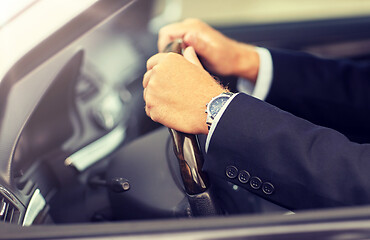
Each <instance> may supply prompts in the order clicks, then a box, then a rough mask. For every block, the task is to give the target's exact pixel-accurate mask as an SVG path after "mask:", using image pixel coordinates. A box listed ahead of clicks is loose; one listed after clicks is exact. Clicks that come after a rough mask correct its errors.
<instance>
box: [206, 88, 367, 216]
mask: <svg viewBox="0 0 370 240" xmlns="http://www.w3.org/2000/svg"><path fill="white" fill-rule="evenodd" d="M204 169H205V170H206V171H208V172H209V173H211V174H215V175H217V176H219V177H221V178H224V179H225V180H228V181H231V182H233V183H235V184H238V185H240V186H241V187H244V188H246V189H247V190H249V191H251V192H253V193H255V194H257V195H260V196H261V197H264V198H266V199H267V200H269V201H272V202H274V203H277V204H279V205H281V206H284V207H286V208H288V209H292V210H296V209H309V208H320V207H332V206H349V205H360V204H368V203H370V187H369V186H370V174H369V173H368V170H369V169H370V145H369V144H358V143H354V142H351V141H350V140H348V138H346V137H345V136H344V135H342V134H341V133H339V132H337V131H335V130H332V129H329V128H325V127H321V126H318V125H314V124H312V123H310V122H308V121H306V120H304V119H301V118H298V117H296V116H294V115H292V114H290V113H288V112H285V111H282V110H280V109H279V108H277V107H275V106H272V105H270V104H268V103H266V102H262V101H259V100H257V99H255V98H253V97H250V96H248V95H246V94H239V95H238V96H236V97H235V98H234V100H233V101H232V102H231V103H230V105H229V106H228V108H227V109H226V111H225V112H224V114H223V115H222V117H221V119H220V121H219V122H218V124H217V126H216V129H215V131H214V133H213V136H212V139H211V141H210V146H209V149H208V152H207V154H206V161H205V165H204ZM244 171H246V172H248V174H249V175H250V178H249V179H248V181H247V182H246V183H245V180H246V178H247V177H246V176H247V175H246V174H245V173H246V172H244ZM241 173H243V174H244V175H243V176H244V178H243V176H241V175H240V174H241ZM240 176H241V178H240ZM258 180H260V181H261V182H260V183H261V184H257V183H258ZM243 182H244V183H243ZM271 187H273V188H271Z"/></svg>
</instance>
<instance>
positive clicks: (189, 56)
mask: <svg viewBox="0 0 370 240" xmlns="http://www.w3.org/2000/svg"><path fill="white" fill-rule="evenodd" d="M183 56H184V57H185V59H186V60H188V61H189V62H191V63H192V64H195V65H197V66H199V67H202V68H203V66H202V64H201V63H200V61H199V59H198V56H197V54H196V53H195V50H194V48H193V47H187V48H186V49H185V50H184V52H183Z"/></svg>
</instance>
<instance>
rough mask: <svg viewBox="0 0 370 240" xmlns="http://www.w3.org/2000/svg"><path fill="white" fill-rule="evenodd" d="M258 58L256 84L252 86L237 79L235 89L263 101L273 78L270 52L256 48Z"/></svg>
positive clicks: (245, 81)
mask: <svg viewBox="0 0 370 240" xmlns="http://www.w3.org/2000/svg"><path fill="white" fill-rule="evenodd" d="M256 51H257V53H258V54H259V58H260V68H259V71H258V76H257V81H256V84H255V85H253V84H252V83H251V82H250V81H248V80H246V79H243V78H239V79H238V83H237V89H238V90H239V91H240V92H243V93H246V94H248V95H252V96H253V97H255V98H258V99H260V100H265V99H266V97H267V94H268V92H269V90H270V87H271V83H272V76H273V64H272V57H271V54H270V51H269V50H267V49H266V48H259V47H257V48H256Z"/></svg>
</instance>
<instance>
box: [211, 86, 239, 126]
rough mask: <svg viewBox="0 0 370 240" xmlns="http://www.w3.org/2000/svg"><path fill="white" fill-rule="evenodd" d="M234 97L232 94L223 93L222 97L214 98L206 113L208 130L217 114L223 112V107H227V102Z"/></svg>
mask: <svg viewBox="0 0 370 240" xmlns="http://www.w3.org/2000/svg"><path fill="white" fill-rule="evenodd" d="M232 95H234V93H232V92H223V93H221V94H220V95H218V96H216V97H214V98H212V100H211V101H210V102H209V103H208V104H207V105H206V107H207V109H206V113H207V121H206V123H207V125H208V130H209V129H210V128H211V125H212V122H213V120H214V119H215V117H216V115H217V113H218V112H219V111H220V110H221V108H222V106H223V105H225V103H226V102H227V100H229V98H230V97H231V96H232Z"/></svg>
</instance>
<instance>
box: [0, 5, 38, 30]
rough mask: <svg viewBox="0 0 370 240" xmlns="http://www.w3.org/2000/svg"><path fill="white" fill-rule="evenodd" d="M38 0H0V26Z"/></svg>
mask: <svg viewBox="0 0 370 240" xmlns="http://www.w3.org/2000/svg"><path fill="white" fill-rule="evenodd" d="M37 1H39V0H17V1H14V0H3V1H0V28H1V27H3V26H4V25H5V24H6V23H7V22H9V21H11V20H12V19H13V18H16V17H17V16H18V15H19V14H20V13H22V12H23V11H25V10H26V9H27V8H29V7H30V6H32V5H33V4H34V3H35V2H37Z"/></svg>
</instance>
